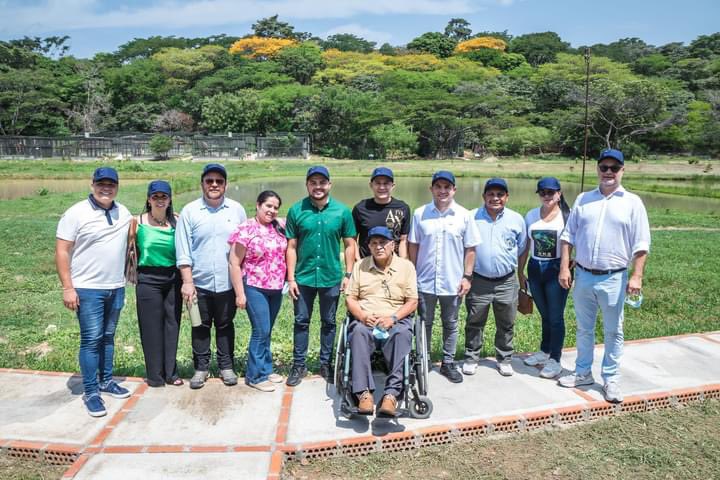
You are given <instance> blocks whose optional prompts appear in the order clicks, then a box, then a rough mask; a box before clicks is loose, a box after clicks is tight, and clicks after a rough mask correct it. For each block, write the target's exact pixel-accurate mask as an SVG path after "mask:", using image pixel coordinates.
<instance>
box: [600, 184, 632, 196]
mask: <svg viewBox="0 0 720 480" xmlns="http://www.w3.org/2000/svg"><path fill="white" fill-rule="evenodd" d="M595 191H596V192H597V193H598V195H600V196H601V197H603V198H610V197H614V196H615V195H620V196H622V195H625V192H627V190H625V187H623V186H622V185H620V186H618V188H616V189H615V191H614V192H613V193H611V194H610V195H604V194H603V193H602V190H600V186H598V187H597V188H596V189H595Z"/></svg>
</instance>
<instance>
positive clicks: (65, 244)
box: [55, 238, 80, 311]
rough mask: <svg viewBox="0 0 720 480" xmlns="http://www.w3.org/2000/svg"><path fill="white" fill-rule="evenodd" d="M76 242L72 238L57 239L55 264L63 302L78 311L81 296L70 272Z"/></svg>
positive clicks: (70, 308)
mask: <svg viewBox="0 0 720 480" xmlns="http://www.w3.org/2000/svg"><path fill="white" fill-rule="evenodd" d="M74 246H75V242H71V241H70V240H63V239H60V238H58V239H56V240H55V266H56V267H57V272H58V277H60V283H61V284H62V289H63V304H64V305H65V307H66V308H68V309H69V310H72V311H77V309H78V307H79V306H80V297H78V294H77V292H76V291H75V287H74V286H73V283H72V276H71V274H70V258H71V256H72V249H73V247H74Z"/></svg>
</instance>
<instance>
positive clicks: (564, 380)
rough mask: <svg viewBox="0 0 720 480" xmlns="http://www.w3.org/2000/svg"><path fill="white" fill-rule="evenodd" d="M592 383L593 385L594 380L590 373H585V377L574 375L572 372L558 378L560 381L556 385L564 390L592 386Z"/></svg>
mask: <svg viewBox="0 0 720 480" xmlns="http://www.w3.org/2000/svg"><path fill="white" fill-rule="evenodd" d="M593 383H595V379H594V378H593V376H592V373H590V372H588V373H586V374H585V375H576V374H575V372H573V373H571V374H569V375H565V376H563V377H560V379H559V380H558V385H560V386H561V387H566V388H575V387H580V386H582V385H592V384H593Z"/></svg>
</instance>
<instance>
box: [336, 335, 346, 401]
mask: <svg viewBox="0 0 720 480" xmlns="http://www.w3.org/2000/svg"><path fill="white" fill-rule="evenodd" d="M346 348H347V321H344V322H343V323H342V326H341V327H340V335H338V343H337V348H336V349H335V390H336V391H337V392H338V393H339V394H340V395H342V394H343V393H344V392H343V390H344V389H345V385H344V383H343V369H344V368H345V350H346Z"/></svg>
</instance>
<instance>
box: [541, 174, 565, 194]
mask: <svg viewBox="0 0 720 480" xmlns="http://www.w3.org/2000/svg"><path fill="white" fill-rule="evenodd" d="M540 190H555V191H556V192H559V191H560V190H562V188H560V181H559V180H558V179H557V178H555V177H543V178H541V179H540V180H539V181H538V183H537V190H535V193H537V192H539V191H540Z"/></svg>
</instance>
